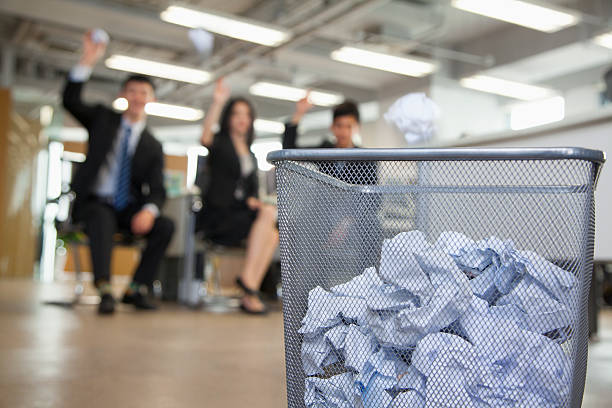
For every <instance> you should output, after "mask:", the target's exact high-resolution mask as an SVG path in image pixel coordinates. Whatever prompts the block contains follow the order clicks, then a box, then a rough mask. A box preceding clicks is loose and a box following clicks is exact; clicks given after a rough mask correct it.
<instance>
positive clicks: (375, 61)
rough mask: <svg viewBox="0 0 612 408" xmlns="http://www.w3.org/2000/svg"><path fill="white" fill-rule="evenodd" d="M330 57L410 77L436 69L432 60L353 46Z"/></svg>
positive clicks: (423, 74) (429, 72) (334, 52)
mask: <svg viewBox="0 0 612 408" xmlns="http://www.w3.org/2000/svg"><path fill="white" fill-rule="evenodd" d="M331 57H332V59H334V60H336V61H340V62H345V63H348V64H353V65H359V66H362V67H367V68H373V69H379V70H381V71H387V72H394V73H396V74H401V75H408V76H412V77H422V76H425V75H428V74H431V73H432V72H433V71H435V69H436V64H435V63H434V62H430V61H425V60H421V59H417V58H413V57H410V58H409V57H399V56H395V55H390V54H383V53H381V52H375V51H370V50H366V49H363V48H355V47H342V48H340V49H338V50H335V51H333V52H332V53H331Z"/></svg>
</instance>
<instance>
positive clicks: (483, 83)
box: [460, 75, 553, 101]
mask: <svg viewBox="0 0 612 408" xmlns="http://www.w3.org/2000/svg"><path fill="white" fill-rule="evenodd" d="M460 83H461V85H462V86H464V87H466V88H470V89H475V90H477V91H482V92H488V93H493V94H497V95H502V96H507V97H509V98H516V99H521V100H524V101H530V100H534V99H542V98H546V97H547V96H551V94H553V91H552V90H551V89H548V88H542V87H539V86H534V85H527V84H523V83H520V82H514V81H507V80H505V79H499V78H494V77H490V76H486V75H473V76H471V77H468V78H463V79H462V80H461V81H460Z"/></svg>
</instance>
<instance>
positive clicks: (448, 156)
mask: <svg viewBox="0 0 612 408" xmlns="http://www.w3.org/2000/svg"><path fill="white" fill-rule="evenodd" d="M283 160H293V161H317V160H349V161H353V160H354V161H360V160H380V161H382V160H384V161H429V160H436V161H449V160H459V161H462V160H464V161H468V160H587V161H591V162H594V163H598V164H602V163H604V162H605V161H606V154H605V153H604V152H603V151H601V150H594V149H586V148H582V147H552V148H524V147H512V148H507V147H505V148H435V149H421V148H417V149H408V148H401V149H387V148H375V149H364V148H359V149H339V148H338V149H284V150H275V151H273V152H270V153H268V156H267V161H268V162H269V163H272V164H274V162H278V161H283Z"/></svg>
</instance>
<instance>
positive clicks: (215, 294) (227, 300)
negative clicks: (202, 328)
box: [203, 250, 240, 313]
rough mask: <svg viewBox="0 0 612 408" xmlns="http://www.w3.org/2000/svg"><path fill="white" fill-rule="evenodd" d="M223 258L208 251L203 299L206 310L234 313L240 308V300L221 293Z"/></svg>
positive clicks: (212, 251)
mask: <svg viewBox="0 0 612 408" xmlns="http://www.w3.org/2000/svg"><path fill="white" fill-rule="evenodd" d="M220 263H221V256H220V255H219V253H217V252H216V251H214V250H208V251H206V263H205V265H206V266H205V271H204V272H205V279H206V282H205V287H206V295H205V296H204V298H203V303H204V306H205V307H206V310H208V311H210V312H215V313H227V312H233V311H235V310H236V309H237V308H238V307H239V306H240V300H239V299H236V298H232V297H229V296H223V294H222V293H221V268H220Z"/></svg>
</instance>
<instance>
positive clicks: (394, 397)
mask: <svg viewBox="0 0 612 408" xmlns="http://www.w3.org/2000/svg"><path fill="white" fill-rule="evenodd" d="M577 297H578V281H577V279H576V277H575V276H574V275H573V274H571V273H569V272H567V271H565V270H563V269H562V268H559V267H558V266H556V265H554V264H552V263H550V262H548V261H547V260H545V259H544V258H542V257H540V256H539V255H537V254H535V253H533V252H529V251H521V250H517V249H516V248H515V247H514V244H513V243H512V242H511V241H502V240H500V239H497V238H495V237H492V238H489V239H485V240H482V241H479V242H475V241H473V240H471V239H470V238H468V237H466V236H465V235H463V234H460V233H457V232H443V233H442V234H440V236H439V237H438V239H437V241H436V242H435V243H434V244H430V243H429V242H428V241H427V240H426V238H425V235H424V234H423V233H421V232H420V231H410V232H406V233H401V234H399V235H397V236H396V237H394V238H393V239H388V240H385V241H384V242H383V245H382V252H381V260H380V267H379V270H378V271H377V269H376V268H374V267H372V268H368V269H366V270H365V271H364V273H363V274H361V275H358V276H356V277H355V278H353V279H352V280H350V281H348V282H346V283H344V284H341V285H337V286H334V287H332V288H330V290H329V291H327V290H325V289H323V288H321V287H316V288H314V289H313V290H311V291H310V293H309V297H308V309H307V312H306V315H305V316H304V318H303V320H302V327H301V328H300V330H299V333H300V334H302V335H303V342H302V350H301V355H302V363H303V369H304V373H305V374H306V376H307V377H306V394H305V403H306V406H307V407H384V408H387V407H456V406H462V407H463V406H465V407H489V406H492V407H496V406H503V407H506V406H508V407H532V406H533V407H537V406H546V407H548V406H558V405H561V404H563V402H564V401H565V400H566V399H567V398H568V395H569V393H570V385H571V371H572V367H571V363H570V360H569V358H568V357H567V355H566V353H565V352H564V351H563V348H562V347H561V345H560V344H561V343H563V342H564V341H566V340H567V339H568V338H569V336H571V332H572V330H571V329H572V326H573V323H574V322H575V320H576V315H575V312H574V311H575V310H576V309H577V307H576V306H575V305H577V301H578V300H577ZM339 371H344V372H341V373H340V374H336V375H332V374H334V373H338V372H339Z"/></svg>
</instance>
